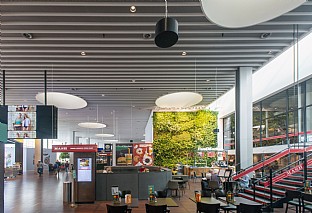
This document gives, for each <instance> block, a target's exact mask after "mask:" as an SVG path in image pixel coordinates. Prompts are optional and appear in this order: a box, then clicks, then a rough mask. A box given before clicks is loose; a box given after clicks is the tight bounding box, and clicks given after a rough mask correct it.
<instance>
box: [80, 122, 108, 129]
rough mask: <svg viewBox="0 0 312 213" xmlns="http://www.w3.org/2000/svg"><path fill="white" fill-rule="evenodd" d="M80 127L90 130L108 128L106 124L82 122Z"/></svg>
mask: <svg viewBox="0 0 312 213" xmlns="http://www.w3.org/2000/svg"><path fill="white" fill-rule="evenodd" d="M78 126H80V127H83V128H90V129H100V128H104V127H106V125H105V124H103V123H99V122H82V123H79V124H78Z"/></svg>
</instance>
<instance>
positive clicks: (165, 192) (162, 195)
mask: <svg viewBox="0 0 312 213" xmlns="http://www.w3.org/2000/svg"><path fill="white" fill-rule="evenodd" d="M154 193H155V196H156V197H158V198H166V197H167V195H168V189H167V188H166V189H164V190H162V191H161V190H158V191H155V192H154Z"/></svg>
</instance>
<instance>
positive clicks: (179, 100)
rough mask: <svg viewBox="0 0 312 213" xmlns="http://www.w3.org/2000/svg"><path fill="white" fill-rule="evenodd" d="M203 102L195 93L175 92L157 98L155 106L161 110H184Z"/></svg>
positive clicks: (199, 95)
mask: <svg viewBox="0 0 312 213" xmlns="http://www.w3.org/2000/svg"><path fill="white" fill-rule="evenodd" d="M202 100H203V96H202V95H201V94H198V93H196V92H176V93H171V94H167V95H164V96H161V97H159V98H157V100H156V102H155V103H156V105H157V106H158V107H161V108H172V107H174V108H186V107H191V106H194V105H196V104H198V103H200V102H201V101H202Z"/></svg>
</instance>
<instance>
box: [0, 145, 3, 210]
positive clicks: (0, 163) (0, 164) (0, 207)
mask: <svg viewBox="0 0 312 213" xmlns="http://www.w3.org/2000/svg"><path fill="white" fill-rule="evenodd" d="M0 174H1V175H0V176H1V177H0V213H2V212H4V143H2V142H0Z"/></svg>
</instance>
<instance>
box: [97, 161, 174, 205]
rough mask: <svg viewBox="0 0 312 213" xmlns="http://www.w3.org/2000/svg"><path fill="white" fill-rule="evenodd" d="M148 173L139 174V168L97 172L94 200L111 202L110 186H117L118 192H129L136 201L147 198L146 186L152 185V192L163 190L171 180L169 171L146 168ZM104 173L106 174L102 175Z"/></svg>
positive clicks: (159, 168) (115, 168)
mask: <svg viewBox="0 0 312 213" xmlns="http://www.w3.org/2000/svg"><path fill="white" fill-rule="evenodd" d="M145 168H146V169H147V170H148V172H140V169H141V167H135V166H113V167H108V169H106V170H108V172H106V171H104V170H98V171H97V173H96V200H98V201H100V200H113V196H112V193H111V187H112V186H118V187H119V190H120V191H125V190H130V191H131V195H132V197H134V198H138V199H147V198H148V186H149V185H154V190H156V191H158V190H164V189H165V188H166V187H167V183H168V181H169V180H171V178H172V174H171V170H170V169H166V168H161V167H156V166H146V167H145ZM103 172H106V173H103Z"/></svg>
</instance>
